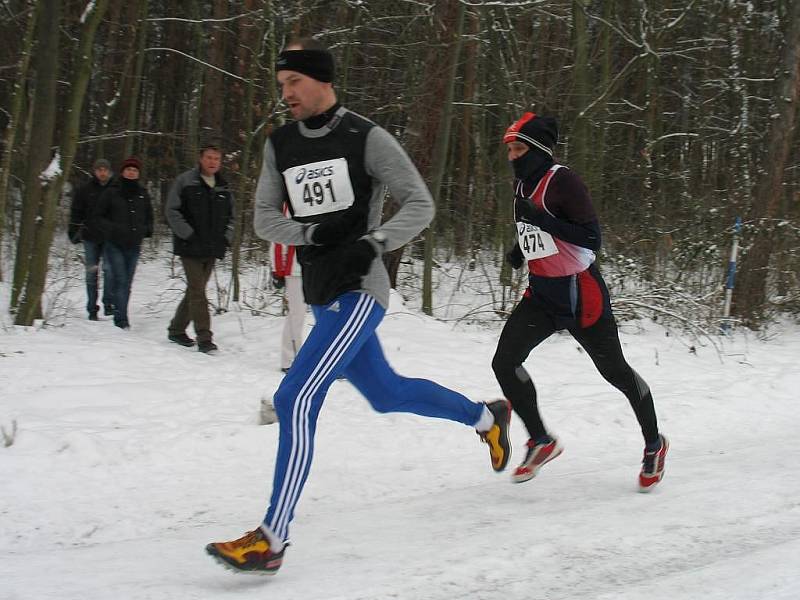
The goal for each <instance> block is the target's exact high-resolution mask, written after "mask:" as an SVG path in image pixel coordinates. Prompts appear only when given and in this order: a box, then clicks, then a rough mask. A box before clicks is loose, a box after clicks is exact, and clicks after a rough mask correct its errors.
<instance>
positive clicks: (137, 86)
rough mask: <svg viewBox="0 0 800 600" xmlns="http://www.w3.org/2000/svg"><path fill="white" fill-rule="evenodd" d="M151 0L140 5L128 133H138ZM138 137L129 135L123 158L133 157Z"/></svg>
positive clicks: (146, 0) (141, 2) (143, 1)
mask: <svg viewBox="0 0 800 600" xmlns="http://www.w3.org/2000/svg"><path fill="white" fill-rule="evenodd" d="M148 5H149V0H140V3H139V19H138V20H139V23H138V24H137V27H136V37H137V42H136V65H135V66H134V67H133V77H132V79H133V85H131V93H130V104H129V105H128V118H127V120H126V122H127V125H128V131H136V130H137V129H138V127H137V126H136V123H137V122H138V120H139V91H140V90H141V88H142V72H143V71H144V55H145V51H144V49H145V47H146V43H147V8H148ZM137 139H138V136H137V135H135V134H129V135H128V136H126V138H125V147H124V149H123V152H122V155H123V157H128V156H131V155H132V154H133V153H134V149H135V142H136V140H137Z"/></svg>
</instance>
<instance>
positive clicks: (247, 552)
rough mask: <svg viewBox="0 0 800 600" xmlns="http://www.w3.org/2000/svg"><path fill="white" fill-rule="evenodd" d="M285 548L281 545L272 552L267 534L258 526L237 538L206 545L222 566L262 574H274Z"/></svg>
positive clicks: (281, 561) (278, 567) (280, 562)
mask: <svg viewBox="0 0 800 600" xmlns="http://www.w3.org/2000/svg"><path fill="white" fill-rule="evenodd" d="M285 550H286V547H283V548H281V551H280V552H273V551H272V549H271V548H270V545H269V540H268V539H267V536H265V535H264V532H263V531H262V530H261V528H260V527H259V528H258V529H256V530H254V531H248V532H247V533H245V534H244V535H243V536H242V537H240V538H239V539H238V540H233V541H232V542H214V543H212V544H209V545H208V546H206V552H208V553H209V554H210V555H211V556H212V557H213V558H214V559H215V560H217V562H219V563H220V564H222V565H223V566H224V567H227V568H229V569H234V570H236V571H249V572H253V573H262V574H264V575H274V574H275V573H277V572H278V569H280V568H281V564H282V563H283V553H284V551H285Z"/></svg>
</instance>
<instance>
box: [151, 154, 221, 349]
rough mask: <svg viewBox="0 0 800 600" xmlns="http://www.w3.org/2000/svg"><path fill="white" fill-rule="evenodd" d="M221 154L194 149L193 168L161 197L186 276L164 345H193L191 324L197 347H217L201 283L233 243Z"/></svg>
mask: <svg viewBox="0 0 800 600" xmlns="http://www.w3.org/2000/svg"><path fill="white" fill-rule="evenodd" d="M221 165H222V150H221V147H220V145H219V144H217V143H214V142H210V143H206V144H204V145H202V146H201V147H200V157H199V160H198V165H197V166H196V167H194V168H193V169H190V170H188V171H186V172H184V173H182V174H181V175H179V176H178V177H177V179H175V181H174V182H173V184H172V187H171V188H170V190H169V194H168V195H167V205H166V217H167V223H169V226H170V228H171V229H172V232H173V234H174V235H173V252H174V253H175V254H176V255H177V256H180V258H181V263H182V264H183V270H184V272H185V273H186V292H185V293H184V295H183V299H182V300H181V302H180V304H178V308H177V310H176V311H175V316H174V317H173V318H172V321H170V324H169V328H168V335H167V337H168V338H169V340H170V341H172V342H175V343H177V344H180V345H182V346H187V347H191V346H194V344H195V340H193V339H192V338H190V337H189V336H188V335H186V328H187V327H188V326H189V322H192V323H194V331H195V334H196V336H197V349H198V350H200V352H205V353H209V352H213V351H215V350H216V349H217V346H216V344H214V342H213V339H212V338H213V333H212V331H211V315H210V314H209V310H208V298H207V297H206V285H207V284H208V280H209V278H210V277H211V273H212V272H213V270H214V263H215V261H216V259H218V258H220V259H221V258H223V257H224V256H225V250H226V248H228V247H229V246H230V244H231V241H232V240H233V194H232V193H231V191H230V189H229V188H228V182H227V181H225V179H224V178H223V177H222V175H221V174H220V173H219V170H220V167H221Z"/></svg>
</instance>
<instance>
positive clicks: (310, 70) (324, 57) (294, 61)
mask: <svg viewBox="0 0 800 600" xmlns="http://www.w3.org/2000/svg"><path fill="white" fill-rule="evenodd" d="M275 71H276V72H277V71H297V72H298V73H302V74H303V75H308V76H309V77H311V78H313V79H316V80H317V81H324V82H326V83H331V82H332V81H333V72H334V65H333V55H332V54H331V53H330V52H328V51H327V50H284V51H283V52H281V53H280V54H279V55H278V60H277V61H275Z"/></svg>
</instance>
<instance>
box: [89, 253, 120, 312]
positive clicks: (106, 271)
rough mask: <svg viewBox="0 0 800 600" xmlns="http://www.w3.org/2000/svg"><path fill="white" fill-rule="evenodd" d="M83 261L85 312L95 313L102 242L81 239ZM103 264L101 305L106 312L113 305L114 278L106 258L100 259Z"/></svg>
mask: <svg viewBox="0 0 800 600" xmlns="http://www.w3.org/2000/svg"><path fill="white" fill-rule="evenodd" d="M83 253H84V259H83V263H84V266H85V267H86V312H88V313H89V314H90V315H91V314H97V311H98V310H99V308H100V307H99V306H97V296H98V292H99V288H100V286H99V285H98V284H99V279H100V278H99V277H98V273H99V271H100V263H101V259H102V258H103V244H102V242H92V241H90V240H83ZM102 264H103V307H104V308H105V309H106V314H108V312H109V311H110V310H111V308H112V307H113V306H114V278H113V277H112V275H111V267H110V265H109V264H108V261H107V260H102Z"/></svg>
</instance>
